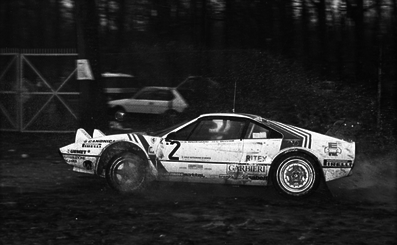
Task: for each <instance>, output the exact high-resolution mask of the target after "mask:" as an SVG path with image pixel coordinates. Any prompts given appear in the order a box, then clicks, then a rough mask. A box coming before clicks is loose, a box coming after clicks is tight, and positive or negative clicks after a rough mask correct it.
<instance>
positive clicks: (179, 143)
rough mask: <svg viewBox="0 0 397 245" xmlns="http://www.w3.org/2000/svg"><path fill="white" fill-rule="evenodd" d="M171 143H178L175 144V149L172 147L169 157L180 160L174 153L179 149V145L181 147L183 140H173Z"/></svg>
mask: <svg viewBox="0 0 397 245" xmlns="http://www.w3.org/2000/svg"><path fill="white" fill-rule="evenodd" d="M170 144H171V145H175V144H176V146H175V148H174V149H172V151H171V152H170V154H169V155H168V159H170V160H176V161H179V157H174V154H175V153H176V151H177V150H178V149H179V147H181V142H179V141H171V142H170Z"/></svg>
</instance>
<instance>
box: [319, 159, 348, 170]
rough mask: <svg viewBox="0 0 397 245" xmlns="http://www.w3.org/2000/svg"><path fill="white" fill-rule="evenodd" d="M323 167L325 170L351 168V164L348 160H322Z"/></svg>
mask: <svg viewBox="0 0 397 245" xmlns="http://www.w3.org/2000/svg"><path fill="white" fill-rule="evenodd" d="M323 166H324V167H325V168H352V167H353V162H352V161H350V160H331V159H326V160H324V164H323Z"/></svg>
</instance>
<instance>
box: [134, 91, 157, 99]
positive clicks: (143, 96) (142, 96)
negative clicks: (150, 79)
mask: <svg viewBox="0 0 397 245" xmlns="http://www.w3.org/2000/svg"><path fill="white" fill-rule="evenodd" d="M152 94H153V90H146V91H143V92H142V93H140V94H139V95H138V96H137V97H136V99H138V100H150V99H151V98H152V97H153V96H152Z"/></svg>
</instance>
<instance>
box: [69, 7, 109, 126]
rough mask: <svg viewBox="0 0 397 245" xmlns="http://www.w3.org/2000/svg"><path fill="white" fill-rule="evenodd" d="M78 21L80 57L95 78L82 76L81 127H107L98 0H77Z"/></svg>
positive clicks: (76, 16) (76, 14)
mask: <svg viewBox="0 0 397 245" xmlns="http://www.w3.org/2000/svg"><path fill="white" fill-rule="evenodd" d="M75 3H76V6H75V7H76V9H75V10H76V13H75V18H76V25H77V28H76V29H77V47H78V53H79V55H78V57H79V59H87V60H88V61H89V63H90V66H91V68H92V73H93V75H94V79H93V80H80V81H79V82H80V127H82V128H85V129H86V130H88V131H92V130H93V129H94V128H99V129H102V130H104V129H105V128H107V120H106V119H107V117H106V116H107V110H106V105H105V101H104V96H103V86H102V83H101V72H100V50H99V32H98V15H97V9H96V7H97V6H96V1H95V0H77V1H75Z"/></svg>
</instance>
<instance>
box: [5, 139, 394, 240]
mask: <svg viewBox="0 0 397 245" xmlns="http://www.w3.org/2000/svg"><path fill="white" fill-rule="evenodd" d="M0 133H1V145H0V146H1V149H0V154H1V155H0V178H1V179H0V181H1V186H0V187H1V189H0V191H1V200H0V208H1V212H0V213H1V214H0V215H1V216H0V222H1V223H0V244H181V245H182V244H396V242H397V228H396V224H397V214H396V211H397V202H396V200H397V199H396V197H397V196H396V189H397V188H396V166H395V165H396V162H397V161H396V153H389V154H384V155H382V156H378V157H369V156H366V154H364V153H360V154H359V155H358V157H357V165H356V168H355V172H354V174H353V176H351V177H349V178H345V179H341V180H337V181H334V182H330V183H328V187H329V188H326V187H324V186H322V187H321V189H320V190H319V191H318V192H317V193H316V194H315V195H314V196H312V197H310V198H308V199H305V200H301V201H292V200H288V199H285V198H282V197H280V196H278V195H277V194H276V193H275V192H274V191H273V189H272V188H271V187H266V188H259V187H244V188H243V187H228V186H214V185H186V184H184V185H181V184H170V183H168V184H157V185H154V186H153V187H151V188H150V189H149V190H148V191H147V192H145V193H143V194H140V195H122V194H118V193H116V192H114V191H113V190H111V189H110V188H109V187H108V186H107V184H106V181H105V180H104V179H101V178H99V177H95V176H90V175H86V174H80V173H75V172H73V171H72V169H71V167H70V166H68V165H66V164H65V163H64V162H63V161H62V160H61V158H60V156H59V155H58V151H57V150H58V148H59V147H61V146H64V145H66V144H68V143H71V142H72V141H73V140H74V139H73V138H74V135H72V134H32V133H24V134H19V133H4V132H0Z"/></svg>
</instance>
